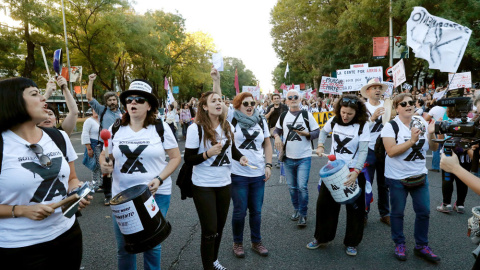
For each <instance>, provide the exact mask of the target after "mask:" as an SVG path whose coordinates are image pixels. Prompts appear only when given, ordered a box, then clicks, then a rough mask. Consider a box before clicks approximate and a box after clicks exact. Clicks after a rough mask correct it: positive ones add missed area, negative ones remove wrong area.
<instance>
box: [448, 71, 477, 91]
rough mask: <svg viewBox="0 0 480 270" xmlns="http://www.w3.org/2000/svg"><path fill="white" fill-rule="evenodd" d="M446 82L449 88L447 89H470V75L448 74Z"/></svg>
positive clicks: (468, 73) (467, 73)
mask: <svg viewBox="0 0 480 270" xmlns="http://www.w3.org/2000/svg"><path fill="white" fill-rule="evenodd" d="M448 81H449V82H450V86H449V87H448V89H458V88H471V87H472V73H471V72H463V73H449V74H448Z"/></svg>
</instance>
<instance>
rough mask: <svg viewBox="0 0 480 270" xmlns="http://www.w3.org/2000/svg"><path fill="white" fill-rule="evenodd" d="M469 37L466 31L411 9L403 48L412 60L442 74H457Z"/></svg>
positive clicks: (418, 10)
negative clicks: (410, 55)
mask: <svg viewBox="0 0 480 270" xmlns="http://www.w3.org/2000/svg"><path fill="white" fill-rule="evenodd" d="M471 35H472V30H470V29H469V28H468V27H465V26H462V25H460V24H458V23H454V22H452V21H449V20H446V19H444V18H440V17H437V16H433V15H430V14H429V13H428V11H427V10H426V9H425V8H423V7H414V8H413V11H412V13H411V14H410V18H409V19H408V21H407V45H408V46H409V47H410V48H412V51H413V52H414V53H415V57H417V58H423V59H425V60H427V61H428V64H429V65H430V69H439V70H440V71H442V72H453V73H455V72H457V69H458V66H459V65H460V62H461V61H462V58H463V54H464V53H465V49H466V48H467V44H468V40H469V39H470V36H471Z"/></svg>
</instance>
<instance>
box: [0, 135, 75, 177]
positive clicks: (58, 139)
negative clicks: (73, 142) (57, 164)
mask: <svg viewBox="0 0 480 270" xmlns="http://www.w3.org/2000/svg"><path fill="white" fill-rule="evenodd" d="M39 128H41V129H42V130H43V131H45V133H47V134H48V136H50V138H51V139H52V141H53V142H54V143H55V144H56V145H57V147H58V149H60V151H61V152H62V154H63V156H64V157H65V159H66V160H67V162H68V157H67V143H66V142H65V138H64V137H63V135H62V133H61V132H60V130H58V129H56V128H45V127H39ZM0 137H1V140H0V173H1V172H2V160H3V136H1V133H0Z"/></svg>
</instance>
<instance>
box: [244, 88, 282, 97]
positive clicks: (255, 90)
mask: <svg viewBox="0 0 480 270" xmlns="http://www.w3.org/2000/svg"><path fill="white" fill-rule="evenodd" d="M242 92H250V93H251V94H252V95H253V98H254V99H257V100H258V99H260V87H258V86H242ZM283 92H284V93H286V91H283Z"/></svg>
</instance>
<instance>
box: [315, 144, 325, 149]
mask: <svg viewBox="0 0 480 270" xmlns="http://www.w3.org/2000/svg"><path fill="white" fill-rule="evenodd" d="M318 147H322V148H323V149H325V146H323V145H318V146H317V148H318Z"/></svg>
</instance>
